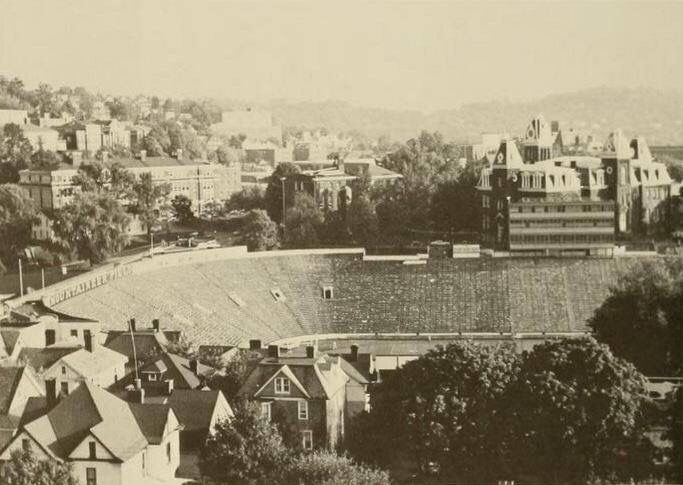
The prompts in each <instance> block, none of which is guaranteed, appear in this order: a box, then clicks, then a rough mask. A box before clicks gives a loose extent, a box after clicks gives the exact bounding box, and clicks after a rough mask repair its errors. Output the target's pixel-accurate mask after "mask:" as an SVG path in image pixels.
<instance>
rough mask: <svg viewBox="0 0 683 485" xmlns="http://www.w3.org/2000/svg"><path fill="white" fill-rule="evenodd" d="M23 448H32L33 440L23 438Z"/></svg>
mask: <svg viewBox="0 0 683 485" xmlns="http://www.w3.org/2000/svg"><path fill="white" fill-rule="evenodd" d="M21 449H22V450H24V451H29V450H30V449H31V442H30V441H29V440H28V438H24V439H23V440H21Z"/></svg>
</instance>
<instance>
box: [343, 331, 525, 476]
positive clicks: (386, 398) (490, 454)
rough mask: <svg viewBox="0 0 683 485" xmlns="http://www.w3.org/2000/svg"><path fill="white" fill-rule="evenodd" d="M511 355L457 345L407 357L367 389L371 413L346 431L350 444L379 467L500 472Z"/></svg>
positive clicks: (513, 365)
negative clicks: (401, 463)
mask: <svg viewBox="0 0 683 485" xmlns="http://www.w3.org/2000/svg"><path fill="white" fill-rule="evenodd" d="M517 361H518V358H517V356H516V354H515V353H514V351H513V349H511V348H509V347H500V348H497V347H488V346H484V345H476V344H473V343H455V344H451V345H449V346H448V347H446V348H442V347H438V348H437V349H436V350H432V351H430V352H428V353H427V354H425V355H424V356H422V357H421V358H419V359H417V360H415V361H412V362H409V363H407V364H406V365H404V366H403V367H402V368H400V369H398V370H397V371H396V372H395V373H394V374H392V375H390V376H389V377H388V378H387V379H386V380H384V381H383V382H382V383H381V384H380V385H379V386H378V388H377V391H376V392H375V393H374V394H373V395H372V398H371V405H372V408H371V411H370V414H369V415H362V414H361V415H360V416H361V417H360V418H359V420H360V421H358V422H356V423H355V425H354V426H352V429H351V430H350V432H349V448H350V450H351V451H352V453H353V455H354V457H356V458H357V459H359V460H368V461H370V462H373V463H379V464H382V465H388V464H390V463H391V462H392V461H394V460H396V459H398V460H401V459H405V460H407V461H410V460H413V461H414V462H415V463H416V464H417V465H418V466H419V468H420V470H422V472H427V471H428V470H430V469H431V468H434V467H436V468H437V469H438V470H439V473H440V475H441V478H448V479H453V480H455V479H459V480H463V481H465V482H468V483H469V482H478V483H481V482H488V481H489V480H491V479H494V480H495V479H498V478H504V477H503V476H501V475H500V473H502V471H503V470H504V469H505V466H504V464H505V461H504V459H505V456H506V453H505V449H504V447H503V444H504V443H505V441H503V440H502V439H501V436H502V435H503V434H504V430H505V427H506V423H505V422H504V418H503V416H502V414H501V411H502V410H503V409H502V408H501V406H500V400H501V399H502V397H503V396H504V395H505V393H506V392H507V389H508V387H509V385H510V384H511V383H512V382H513V381H514V379H515V377H516V366H517ZM359 424H360V425H362V426H366V427H367V428H366V430H365V431H363V430H362V429H361V427H360V426H359ZM380 443H383V445H382V446H379V445H380Z"/></svg>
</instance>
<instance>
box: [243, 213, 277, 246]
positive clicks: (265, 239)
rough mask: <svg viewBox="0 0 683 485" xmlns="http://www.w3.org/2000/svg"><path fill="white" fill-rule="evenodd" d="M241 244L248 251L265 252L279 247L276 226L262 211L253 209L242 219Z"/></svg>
mask: <svg viewBox="0 0 683 485" xmlns="http://www.w3.org/2000/svg"><path fill="white" fill-rule="evenodd" d="M242 232H243V236H242V239H243V242H244V244H246V245H247V248H248V249H249V251H267V250H270V249H275V248H277V247H279V246H280V239H279V236H278V228H277V224H275V222H273V221H272V220H271V219H270V217H268V213H267V212H266V211H264V210H262V209H253V210H251V211H249V213H248V214H247V215H246V216H245V218H244V228H243V231H242Z"/></svg>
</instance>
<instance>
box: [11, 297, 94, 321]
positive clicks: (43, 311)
mask: <svg viewBox="0 0 683 485" xmlns="http://www.w3.org/2000/svg"><path fill="white" fill-rule="evenodd" d="M45 315H49V316H54V317H56V318H57V321H58V322H69V323H75V322H81V323H97V320H93V319H91V318H83V317H77V316H74V315H68V314H66V313H63V312H60V311H57V310H53V309H51V308H48V307H47V306H46V305H45V304H44V303H43V302H42V301H40V300H36V301H29V302H26V303H22V304H21V305H19V306H17V307H16V308H13V309H12V310H11V312H10V315H9V321H10V322H11V321H13V320H20V321H36V320H37V319H38V318H40V317H42V316H45Z"/></svg>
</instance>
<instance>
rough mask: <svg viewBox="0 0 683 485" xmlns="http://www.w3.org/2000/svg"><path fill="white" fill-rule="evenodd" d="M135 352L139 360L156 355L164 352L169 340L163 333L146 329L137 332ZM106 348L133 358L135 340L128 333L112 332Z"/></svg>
mask: <svg viewBox="0 0 683 485" xmlns="http://www.w3.org/2000/svg"><path fill="white" fill-rule="evenodd" d="M134 335H135V351H136V354H137V356H138V358H142V357H143V356H150V355H156V354H159V353H161V352H163V351H164V349H165V348H166V346H167V345H168V340H167V338H166V336H165V335H164V333H163V332H155V331H153V330H149V329H144V330H136V331H135V332H134ZM104 346H105V347H107V348H109V349H111V350H115V351H116V352H118V353H120V354H123V355H126V356H128V358H129V359H132V358H133V339H132V338H131V335H130V332H128V331H111V332H109V334H108V335H107V338H106V340H105V342H104Z"/></svg>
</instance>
